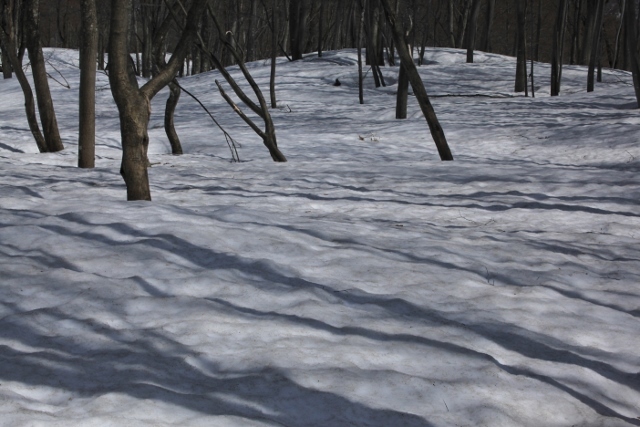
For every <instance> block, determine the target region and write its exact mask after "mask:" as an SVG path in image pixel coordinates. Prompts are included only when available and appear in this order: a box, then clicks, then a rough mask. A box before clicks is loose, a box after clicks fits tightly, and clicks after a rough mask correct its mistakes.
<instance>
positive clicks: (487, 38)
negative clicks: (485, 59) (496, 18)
mask: <svg viewBox="0 0 640 427" xmlns="http://www.w3.org/2000/svg"><path fill="white" fill-rule="evenodd" d="M495 10H496V0H488V1H487V15H486V18H485V26H484V37H483V38H482V50H483V51H484V52H490V51H491V29H492V27H493V15H494V11H495Z"/></svg>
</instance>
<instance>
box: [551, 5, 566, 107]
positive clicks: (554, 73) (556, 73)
mask: <svg viewBox="0 0 640 427" xmlns="http://www.w3.org/2000/svg"><path fill="white" fill-rule="evenodd" d="M566 24H567V0H559V2H558V14H557V17H556V23H555V26H554V27H553V41H552V43H553V44H552V50H551V96H558V95H560V83H561V81H562V59H563V54H562V53H563V51H564V34H565V28H566Z"/></svg>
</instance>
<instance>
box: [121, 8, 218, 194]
mask: <svg viewBox="0 0 640 427" xmlns="http://www.w3.org/2000/svg"><path fill="white" fill-rule="evenodd" d="M206 4H207V0H195V1H194V2H193V3H192V5H191V8H190V9H189V13H188V16H187V23H186V25H185V30H184V31H182V34H181V36H180V40H179V41H178V44H177V46H176V48H175V49H174V51H173V55H172V56H171V59H170V60H169V63H168V64H167V66H166V67H165V68H164V69H163V70H161V71H159V73H158V74H156V75H155V76H154V77H153V78H152V79H151V80H149V81H148V82H147V83H146V84H145V85H144V86H143V87H142V88H140V89H138V88H137V86H136V84H135V83H134V82H133V81H131V80H130V78H129V70H130V62H131V57H130V56H129V49H128V46H129V45H128V40H127V36H128V32H129V31H128V30H129V22H130V19H131V18H130V17H131V0H112V1H111V33H110V38H109V82H110V83H111V92H112V94H113V98H114V100H115V101H116V105H117V107H118V112H119V115H120V133H121V136H122V166H121V170H120V172H121V174H122V176H123V178H124V181H125V184H126V186H127V200H151V191H150V189H149V176H148V174H147V166H148V160H147V147H148V144H149V136H148V134H147V127H148V124H149V116H150V114H151V99H152V98H153V97H154V96H155V95H156V94H157V93H158V92H159V91H160V90H161V89H162V88H163V87H165V86H166V85H167V84H168V83H169V82H170V81H171V80H173V78H174V76H175V75H176V73H177V71H178V69H179V68H180V66H181V65H182V63H183V62H184V58H185V56H186V54H187V50H188V47H189V45H190V43H191V38H192V37H193V36H194V35H195V31H196V28H197V22H198V20H199V19H200V18H201V17H202V13H203V12H204V8H205V6H206Z"/></svg>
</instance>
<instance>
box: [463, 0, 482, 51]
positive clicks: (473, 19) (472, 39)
mask: <svg viewBox="0 0 640 427" xmlns="http://www.w3.org/2000/svg"><path fill="white" fill-rule="evenodd" d="M479 13H480V0H473V4H472V5H471V13H470V14H469V20H468V23H467V37H466V43H465V44H466V47H467V63H473V51H474V49H475V46H476V27H477V25H478V14H479Z"/></svg>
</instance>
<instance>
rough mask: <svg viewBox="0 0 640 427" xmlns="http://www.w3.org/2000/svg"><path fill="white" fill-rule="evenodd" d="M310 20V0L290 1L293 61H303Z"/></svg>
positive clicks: (290, 39) (290, 32) (290, 40)
mask: <svg viewBox="0 0 640 427" xmlns="http://www.w3.org/2000/svg"><path fill="white" fill-rule="evenodd" d="M308 18H309V0H290V3H289V42H290V44H291V59H293V60H294V61H296V60H298V59H302V54H303V53H304V48H305V42H306V32H307V20H308Z"/></svg>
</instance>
